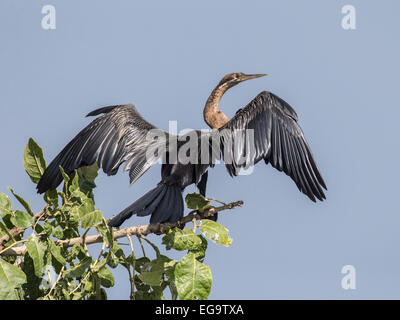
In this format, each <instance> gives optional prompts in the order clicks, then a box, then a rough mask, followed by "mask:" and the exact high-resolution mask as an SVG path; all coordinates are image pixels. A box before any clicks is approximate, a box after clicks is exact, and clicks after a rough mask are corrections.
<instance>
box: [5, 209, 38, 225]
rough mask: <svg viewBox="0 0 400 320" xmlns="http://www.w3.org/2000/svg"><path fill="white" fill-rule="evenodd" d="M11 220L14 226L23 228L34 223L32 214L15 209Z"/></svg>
mask: <svg viewBox="0 0 400 320" xmlns="http://www.w3.org/2000/svg"><path fill="white" fill-rule="evenodd" d="M10 221H11V223H12V224H13V225H14V226H16V227H17V228H22V229H26V228H28V227H29V226H31V225H33V218H32V216H31V215H29V214H27V213H26V212H24V211H19V210H17V211H15V214H14V216H12V217H11V218H10Z"/></svg>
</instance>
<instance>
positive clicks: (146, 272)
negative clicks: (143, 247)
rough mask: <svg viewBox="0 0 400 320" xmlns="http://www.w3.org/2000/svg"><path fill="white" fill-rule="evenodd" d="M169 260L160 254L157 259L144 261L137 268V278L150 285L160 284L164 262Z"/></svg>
mask: <svg viewBox="0 0 400 320" xmlns="http://www.w3.org/2000/svg"><path fill="white" fill-rule="evenodd" d="M138 260H139V259H138ZM170 260H171V259H170V258H168V257H166V256H163V255H160V256H159V257H158V258H157V259H154V260H152V261H151V262H147V263H144V264H143V265H141V267H140V269H139V272H140V273H141V274H139V276H138V277H139V279H140V280H142V281H143V283H145V284H148V285H150V286H160V285H161V277H162V274H163V273H164V264H165V263H167V262H169V261H170Z"/></svg>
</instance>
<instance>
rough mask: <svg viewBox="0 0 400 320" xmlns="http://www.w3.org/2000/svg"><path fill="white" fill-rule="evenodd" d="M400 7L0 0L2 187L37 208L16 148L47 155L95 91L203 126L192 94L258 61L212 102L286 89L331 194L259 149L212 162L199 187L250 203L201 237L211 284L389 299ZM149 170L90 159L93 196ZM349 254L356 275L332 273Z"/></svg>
mask: <svg viewBox="0 0 400 320" xmlns="http://www.w3.org/2000/svg"><path fill="white" fill-rule="evenodd" d="M46 4H52V5H54V6H55V8H56V29H55V30H43V29H42V28H41V19H42V16H43V15H42V14H41V8H42V6H44V5H46ZM346 4H351V5H353V6H354V7H355V8H356V17H357V20H356V27H357V28H356V30H343V28H342V27H341V19H342V16H343V15H342V13H341V8H342V7H343V6H344V5H346ZM399 9H400V4H399V2H398V1H395V0H392V1H390V0H386V1H380V2H378V1H372V0H363V1H361V0H348V1H341V0H337V1H317V0H302V1H289V0H279V1H278V0H273V1H272V0H270V1H252V2H246V3H245V2H243V1H232V0H229V1H228V0H220V1H217V2H216V1H209V0H206V1H197V2H193V1H191V2H188V1H183V0H179V1H177V0H170V1H151V2H150V1H149V2H144V1H140V2H139V1H122V0H120V1H118V0H117V1H112V2H111V1H103V0H101V1H94V0H91V1H89V0H88V1H84V2H82V1H76V0H71V1H68V2H67V1H60V0H50V1H11V0H3V1H1V2H0V41H1V47H0V48H1V49H0V70H1V72H0V88H1V89H0V92H1V101H0V110H1V120H2V121H1V126H0V137H1V141H2V142H1V149H2V157H1V158H0V182H1V183H0V191H2V192H8V191H7V189H6V186H8V185H9V186H11V187H13V188H14V190H15V191H16V192H17V193H19V194H21V195H23V196H24V197H25V198H26V199H27V200H29V201H31V203H32V206H33V208H34V209H35V210H36V211H39V210H40V209H41V208H42V207H43V201H42V198H41V196H39V195H37V194H36V193H35V188H34V187H35V186H34V185H33V184H32V183H31V182H30V180H29V178H28V177H27V175H26V173H25V172H24V169H23V164H22V155H23V149H24V147H25V145H26V143H27V141H28V138H29V137H33V138H34V139H35V140H36V141H37V142H38V143H39V144H40V145H41V146H42V147H43V148H44V151H45V157H46V159H47V161H48V162H49V161H50V160H51V159H52V158H53V157H54V156H55V155H56V154H57V153H58V152H59V151H60V150H61V149H62V147H64V145H65V144H66V143H67V142H68V141H69V140H70V139H71V138H73V136H74V135H75V134H76V133H77V132H78V131H79V130H80V129H81V128H83V127H84V126H85V125H86V124H87V123H88V121H89V119H86V118H84V115H85V114H87V113H88V112H90V111H91V110H93V109H95V108H97V107H101V106H105V105H111V104H124V103H134V104H135V106H136V107H137V109H138V110H139V111H140V112H141V114H142V115H143V116H144V117H145V118H146V119H147V120H148V121H150V122H152V123H153V124H155V125H157V126H159V127H160V128H163V129H168V121H169V120H177V121H178V130H181V129H185V128H206V125H205V124H204V122H203V118H202V108H203V106H204V103H205V101H206V99H207V97H208V94H209V93H210V92H211V90H212V89H213V87H214V86H215V85H216V84H217V83H218V81H219V80H220V78H221V77H222V76H224V75H225V74H227V73H230V72H244V73H268V74H269V76H268V77H265V78H261V79H257V80H253V81H249V82H245V83H243V84H240V85H238V86H236V87H235V88H233V89H231V90H230V91H229V92H228V93H227V94H226V95H225V96H224V98H223V100H222V102H221V109H222V110H223V111H224V112H225V113H226V114H227V115H228V116H229V117H231V116H232V115H234V113H235V112H236V110H237V109H238V108H241V107H243V106H245V105H246V104H247V103H248V102H249V101H250V100H251V99H252V98H254V97H255V96H256V95H257V94H258V93H259V92H260V91H262V90H269V91H271V92H274V93H275V94H277V95H279V96H280V97H282V98H283V99H285V100H286V101H287V102H288V103H290V104H291V105H292V106H293V107H294V109H295V110H296V111H297V113H298V115H299V124H300V125H301V127H302V128H303V131H304V133H305V135H306V138H307V140H308V142H309V144H310V146H311V148H312V150H313V153H314V156H315V158H316V161H317V163H318V165H319V167H320V170H321V172H322V174H323V176H324V179H325V181H326V183H327V186H328V192H327V193H326V195H327V200H326V201H325V202H323V203H317V204H314V203H312V202H311V201H310V200H309V199H308V198H307V197H305V196H304V195H303V194H301V193H300V192H298V190H297V188H296V186H295V184H294V183H293V182H292V181H291V180H290V179H289V178H288V177H287V176H286V175H284V174H282V173H280V172H278V171H276V170H275V169H273V168H272V167H271V166H265V165H263V164H262V163H259V164H258V165H257V166H256V168H255V170H254V173H253V174H252V175H250V176H240V177H237V178H235V179H232V178H230V177H229V175H228V174H227V172H226V170H225V169H224V167H223V166H217V167H216V168H215V169H213V170H211V172H210V175H209V183H208V195H209V196H211V197H214V198H217V199H220V200H222V201H225V202H230V201H235V200H243V201H244V203H245V204H244V206H243V207H242V208H240V209H236V210H234V211H230V212H225V213H223V214H221V215H220V220H219V221H220V222H221V223H222V224H223V225H225V226H226V227H227V228H228V229H229V230H230V235H231V237H232V238H233V243H232V245H231V247H229V248H225V247H219V246H217V245H214V244H212V243H210V245H209V249H208V254H207V258H206V261H205V263H206V264H208V265H209V266H210V267H211V269H212V271H213V277H214V281H213V287H212V291H211V296H210V298H214V299H309V298H317V299H370V298H377V299H383V298H388V299H395V298H396V299H398V298H399V297H400V294H399V292H400V289H399V288H400V253H399V243H400V234H399V232H398V230H399V227H400V210H399V203H398V196H399V188H398V181H399V178H400V171H399V167H398V161H399V156H400V151H399V148H398V146H399V143H398V119H399V117H400V111H399V102H398V90H399V78H398V77H399V74H400V67H399V60H398V59H399V56H400V46H399V41H398V31H399V28H400V22H399V20H398V17H397V15H398V12H399ZM159 171H160V168H159V167H158V166H155V167H153V168H152V169H150V170H149V171H148V172H147V173H146V174H145V175H144V176H143V177H142V178H141V179H140V180H139V181H138V182H137V183H136V184H134V185H133V186H130V187H129V178H128V175H127V174H126V173H121V172H120V173H119V174H118V175H116V176H113V177H107V176H105V175H104V174H103V173H102V174H100V176H99V178H98V180H97V185H98V188H97V189H96V191H95V197H96V206H97V207H98V208H100V209H101V210H102V212H103V213H104V215H105V216H106V217H110V216H111V215H113V214H116V213H118V212H119V211H120V210H121V209H123V208H125V207H126V206H128V205H129V204H131V203H132V202H133V201H134V200H136V199H137V198H138V197H140V196H141V195H142V194H144V193H145V192H146V191H147V190H149V189H150V188H153V187H154V186H155V184H156V183H157V182H158V181H159V179H160V172H159ZM186 191H187V192H193V191H194V188H192V187H190V188H188V189H187V190H186ZM144 223H147V218H137V217H133V218H132V219H131V220H130V221H129V224H130V225H136V224H144ZM150 239H151V240H153V241H155V242H156V243H159V242H160V238H159V237H157V236H151V237H150ZM149 251H150V249H149ZM168 254H169V253H168ZM179 256H180V255H178V254H177V255H176V258H178V257H179ZM348 264H350V265H353V266H354V267H355V269H356V289H355V290H343V289H342V287H341V280H342V277H343V274H341V269H342V267H343V266H344V265H348ZM115 276H116V285H115V287H114V288H112V289H110V290H108V294H109V298H114V299H125V298H128V297H129V285H128V281H127V279H128V277H127V273H126V272H125V271H124V270H123V269H122V268H121V269H117V271H116V273H115Z"/></svg>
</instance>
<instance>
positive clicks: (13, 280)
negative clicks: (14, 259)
mask: <svg viewBox="0 0 400 320" xmlns="http://www.w3.org/2000/svg"><path fill="white" fill-rule="evenodd" d="M24 283H26V275H25V273H24V272H23V271H22V270H21V269H19V268H18V267H16V266H14V265H12V264H10V263H8V262H6V261H4V260H0V300H15V299H18V295H17V294H16V291H15V289H16V288H17V287H19V286H21V285H22V284H24Z"/></svg>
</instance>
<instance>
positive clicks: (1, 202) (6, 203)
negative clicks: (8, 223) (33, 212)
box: [0, 192, 12, 218]
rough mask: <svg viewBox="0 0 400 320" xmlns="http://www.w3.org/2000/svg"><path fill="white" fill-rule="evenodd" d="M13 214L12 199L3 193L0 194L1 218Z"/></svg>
mask: <svg viewBox="0 0 400 320" xmlns="http://www.w3.org/2000/svg"><path fill="white" fill-rule="evenodd" d="M11 213H12V208H11V201H10V198H9V197H8V196H7V195H6V194H4V193H3V192H0V217H1V218H3V217H5V216H6V215H8V214H11Z"/></svg>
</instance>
